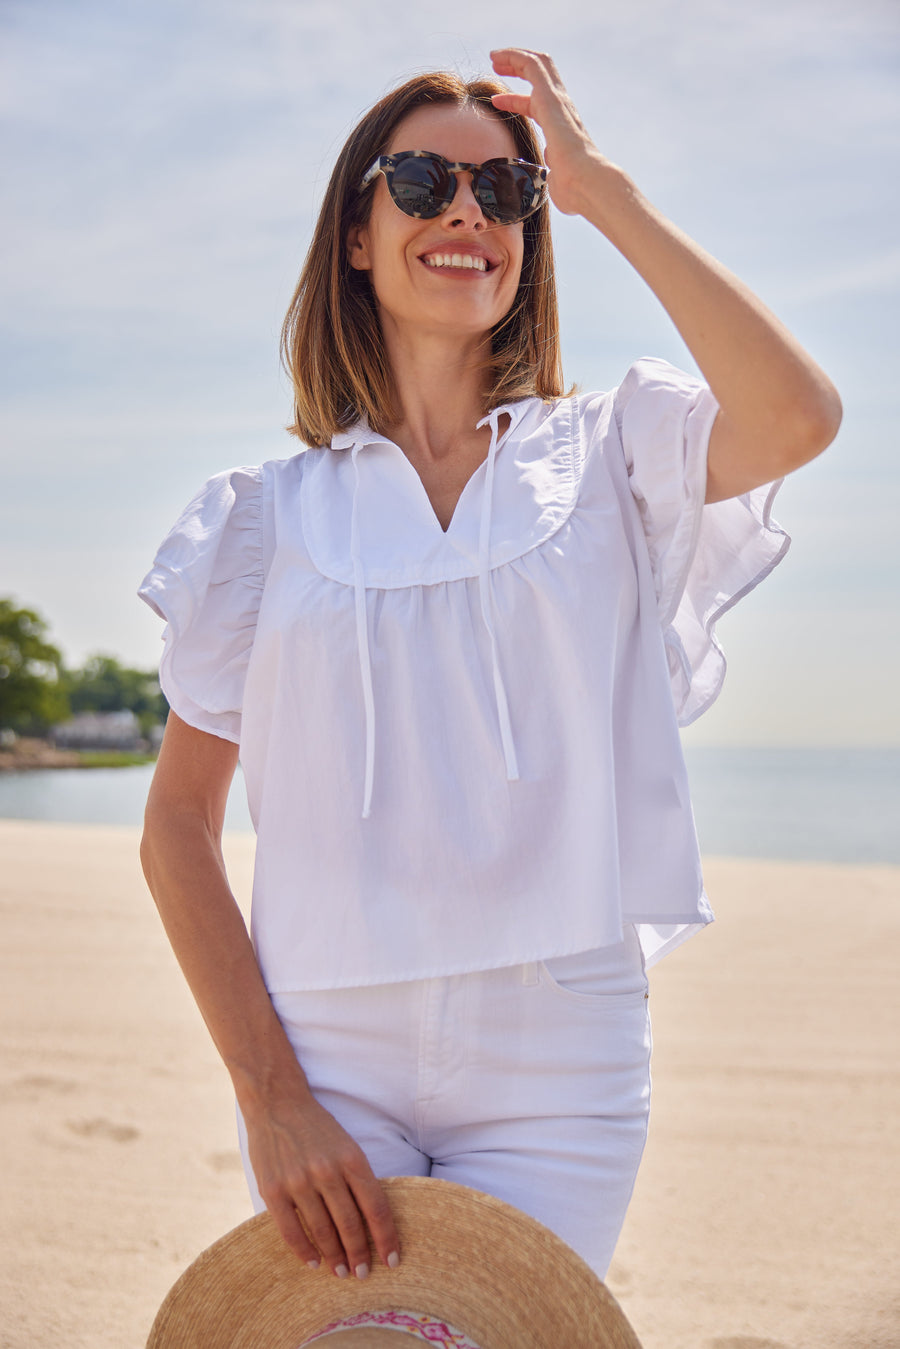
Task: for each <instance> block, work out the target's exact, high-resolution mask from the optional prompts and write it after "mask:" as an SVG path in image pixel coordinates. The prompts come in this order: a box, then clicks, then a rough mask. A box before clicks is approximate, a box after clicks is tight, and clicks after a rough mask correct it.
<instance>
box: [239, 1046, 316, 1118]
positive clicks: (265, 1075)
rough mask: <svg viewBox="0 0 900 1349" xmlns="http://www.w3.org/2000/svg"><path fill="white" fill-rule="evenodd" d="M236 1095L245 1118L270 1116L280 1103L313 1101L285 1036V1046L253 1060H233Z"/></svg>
mask: <svg viewBox="0 0 900 1349" xmlns="http://www.w3.org/2000/svg"><path fill="white" fill-rule="evenodd" d="M228 1071H229V1073H230V1075H231V1081H232V1085H233V1087H234V1094H235V1096H236V1098H237V1103H238V1105H239V1107H240V1110H241V1114H242V1115H243V1116H244V1117H245V1118H252V1117H253V1116H254V1115H256V1114H262V1115H271V1114H272V1113H273V1112H274V1111H275V1110H276V1109H277V1107H278V1106H279V1105H281V1104H285V1103H288V1104H291V1105H293V1106H298V1105H303V1104H304V1103H305V1102H307V1101H309V1100H312V1091H311V1090H310V1086H309V1083H308V1081H307V1079H306V1074H305V1073H304V1072H303V1069H302V1068H301V1067H300V1064H299V1063H298V1061H297V1058H296V1056H295V1054H294V1051H293V1050H292V1049H291V1047H290V1044H289V1043H288V1041H287V1038H286V1037H285V1043H284V1049H283V1050H282V1049H281V1047H278V1049H277V1050H276V1051H275V1052H272V1053H269V1054H266V1055H265V1056H264V1057H263V1058H262V1059H261V1060H260V1059H254V1060H253V1061H252V1062H251V1063H240V1064H235V1063H230V1064H229V1065H228Z"/></svg>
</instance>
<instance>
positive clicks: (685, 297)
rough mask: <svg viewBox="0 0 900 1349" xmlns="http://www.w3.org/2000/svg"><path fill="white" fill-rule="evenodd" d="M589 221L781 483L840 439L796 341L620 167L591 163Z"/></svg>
mask: <svg viewBox="0 0 900 1349" xmlns="http://www.w3.org/2000/svg"><path fill="white" fill-rule="evenodd" d="M581 190H582V193H583V209H582V214H583V215H584V216H585V217H586V218H587V219H588V220H590V222H591V223H592V224H593V225H595V226H596V228H597V229H599V230H601V231H602V233H603V234H604V235H605V236H606V238H607V239H609V241H610V243H612V244H613V245H614V246H615V247H616V248H617V249H618V250H619V252H620V253H621V254H622V255H623V257H625V258H626V259H627V260H628V261H629V262H630V263H631V264H632V266H633V267H634V268H635V270H636V271H637V272H638V273H639V274H640V276H641V277H642V278H643V279H644V281H645V282H646V283H647V285H648V286H650V288H651V289H652V290H653V292H654V294H655V295H656V296H657V298H658V299H659V301H660V303H661V304H662V305H663V306H664V307H665V309H666V311H667V312H668V314H669V316H670V317H671V319H672V321H673V322H674V324H675V326H676V327H677V328H678V331H679V332H680V333H681V336H682V337H683V338H684V341H685V343H686V344H687V346H688V348H689V349H690V352H691V354H692V356H693V357H694V359H695V361H696V362H697V365H698V366H699V367H700V369H701V371H702V372H703V375H704V377H705V378H706V381H707V383H708V384H709V386H710V388H711V390H712V392H713V394H714V396H715V398H716V400H717V402H718V403H719V406H720V408H721V410H722V412H721V416H722V417H723V418H724V419H726V420H727V422H729V423H730V424H731V425H732V426H733V427H735V428H740V432H741V434H742V435H743V436H745V437H746V438H747V441H748V442H749V443H752V444H753V445H755V447H756V457H757V463H758V464H759V462H760V456H762V457H764V458H765V462H764V463H762V465H761V471H762V472H763V473H764V476H765V477H766V478H775V477H779V476H781V475H782V474H783V473H785V472H788V471H789V470H791V469H793V468H796V467H798V466H799V465H800V464H801V463H805V462H806V461H807V460H808V459H811V458H812V457H813V456H814V455H816V454H817V453H819V451H820V450H821V449H823V448H824V446H825V445H827V444H828V442H829V441H830V440H831V439H832V438H833V436H834V434H835V433H836V431H837V427H838V425H839V424H840V400H839V398H838V395H837V392H836V390H835V389H834V386H833V385H832V384H831V381H830V380H829V379H828V377H827V376H826V375H825V374H824V372H823V371H822V370H821V369H820V368H819V366H818V365H817V364H816V363H815V361H813V360H812V358H811V357H810V356H809V355H808V353H807V352H806V351H805V350H804V349H803V347H802V346H801V345H800V343H799V342H798V341H797V339H796V338H795V337H794V336H793V335H792V334H791V333H790V332H789V331H788V330H787V328H785V326H784V325H783V324H782V323H781V322H780V321H779V320H778V319H777V318H776V317H775V315H774V314H772V313H771V312H770V310H769V309H767V307H766V306H765V305H764V304H763V303H762V301H761V300H760V299H759V298H758V297H757V296H756V295H754V294H753V292H752V291H751V290H750V289H749V288H748V287H747V286H746V285H744V283H743V282H742V281H740V280H739V279H738V278H737V277H736V276H735V275H734V274H733V273H732V272H730V271H729V270H728V269H727V268H726V267H724V266H723V265H722V264H721V263H720V262H718V261H716V259H715V258H713V257H711V256H710V255H709V254H708V253H707V252H706V251H705V250H704V249H702V248H701V247H700V246H699V244H697V243H695V242H694V241H693V240H692V239H690V238H688V236H687V235H685V234H684V233H683V232H682V231H681V230H679V229H678V228H677V227H676V226H675V225H673V224H672V223H671V221H669V220H667V219H666V217H665V216H664V215H662V213H661V212H660V211H658V210H657V209H656V208H655V207H654V206H653V205H652V204H651V203H650V202H649V201H647V199H646V198H645V197H644V196H642V194H641V193H640V192H639V191H638V189H637V188H636V187H635V185H634V183H633V182H632V181H631V180H630V179H629V178H628V176H627V175H626V174H625V173H624V172H622V170H621V169H619V168H617V167H616V166H615V165H613V164H610V163H609V162H608V161H606V160H604V159H603V158H602V157H600V156H597V157H596V158H595V157H590V158H587V159H586V162H585V173H584V178H583V183H582V189H581Z"/></svg>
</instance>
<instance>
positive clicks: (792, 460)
mask: <svg viewBox="0 0 900 1349" xmlns="http://www.w3.org/2000/svg"><path fill="white" fill-rule="evenodd" d="M842 417H843V407H842V406H841V397H840V394H839V393H838V391H837V389H836V388H835V387H834V385H833V384H832V383H831V381H830V380H829V379H827V378H826V377H825V376H824V375H823V376H822V378H821V380H819V381H818V382H817V386H816V387H815V388H814V389H812V390H811V391H810V393H809V394H808V395H807V396H806V397H805V398H804V399H803V400H802V401H799V400H798V405H797V406H795V408H794V410H793V414H792V416H791V418H790V420H789V423H788V424H789V426H790V432H789V434H787V435H786V436H784V438H783V440H782V458H783V466H782V474H784V473H792V472H793V471H794V469H797V468H802V466H803V465H804V464H808V463H809V462H810V460H812V459H816V458H817V457H818V456H819V455H820V454H821V453H822V451H823V450H826V449H827V448H828V446H829V445H830V444H831V442H832V441H833V440H834V438H835V436H836V435H837V433H838V431H839V430H840V425H841V419H842Z"/></svg>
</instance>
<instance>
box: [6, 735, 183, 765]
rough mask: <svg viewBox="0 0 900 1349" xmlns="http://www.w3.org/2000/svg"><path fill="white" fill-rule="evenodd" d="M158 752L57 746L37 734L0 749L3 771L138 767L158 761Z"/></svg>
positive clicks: (20, 737) (21, 737)
mask: <svg viewBox="0 0 900 1349" xmlns="http://www.w3.org/2000/svg"><path fill="white" fill-rule="evenodd" d="M155 762H156V755H155V754H151V753H146V754H145V753H144V752H143V751H142V750H118V749H57V747H56V746H55V745H51V744H48V742H47V741H46V740H40V739H38V737H37V736H19V737H18V738H17V739H16V740H15V741H14V742H13V745H12V747H11V748H9V749H0V773H34V772H40V771H42V770H46V769H56V768H136V767H139V766H141V765H143V764H148V763H155Z"/></svg>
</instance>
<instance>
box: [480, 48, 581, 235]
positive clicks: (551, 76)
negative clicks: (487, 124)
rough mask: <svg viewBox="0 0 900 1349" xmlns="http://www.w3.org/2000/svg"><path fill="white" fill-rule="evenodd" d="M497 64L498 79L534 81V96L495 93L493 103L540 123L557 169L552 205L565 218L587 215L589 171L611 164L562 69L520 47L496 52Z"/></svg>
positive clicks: (550, 160)
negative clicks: (585, 120)
mask: <svg viewBox="0 0 900 1349" xmlns="http://www.w3.org/2000/svg"><path fill="white" fill-rule="evenodd" d="M491 61H492V62H493V66H494V70H495V71H496V73H497V74H498V75H502V76H504V77H507V76H510V75H513V76H515V78H516V79H519V80H528V81H529V82H530V84H531V93H530V94H494V96H493V98H492V99H491V102H492V103H493V105H494V107H495V108H499V109H500V111H501V112H515V113H520V114H521V115H522V116H524V117H530V118H531V119H532V120H533V121H535V122H537V124H538V126H539V127H540V128H541V131H542V132H543V133H544V140H545V142H546V144H545V147H544V158H545V159H546V161H547V165H548V167H549V168H550V169H551V173H550V177H549V179H548V180H547V185H548V188H549V191H550V197H551V200H552V201H553V203H554V205H555V206H556V207H557V209H558V210H560V211H562V212H563V213H564V214H565V215H581V214H583V213H584V209H585V206H586V204H587V199H586V197H585V193H584V188H585V176H586V168H587V167H588V165H589V164H591V163H592V164H593V165H595V166H600V165H603V164H604V163H606V162H607V161H605V160H604V158H603V156H602V155H601V154H600V151H599V150H598V149H597V147H596V145H595V144H594V142H593V141H592V140H591V138H590V136H589V135H588V133H587V130H586V128H585V125H584V123H583V122H582V120H581V118H580V117H579V115H578V112H577V109H576V108H575V105H574V103H573V102H572V100H571V98H570V97H569V95H568V93H567V92H566V87H565V85H564V84H563V82H562V80H561V79H560V77H559V71H558V70H557V69H556V66H555V65H554V64H553V62H552V61H551V59H550V57H549V56H546V55H545V54H544V53H542V52H532V51H526V50H524V49H523V48H520V47H504V48H503V49H502V50H499V51H493V52H491Z"/></svg>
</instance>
